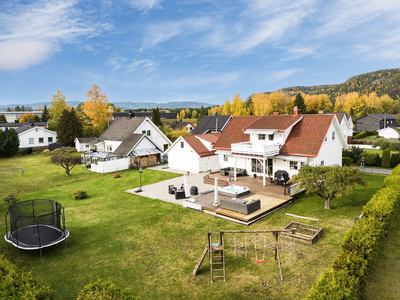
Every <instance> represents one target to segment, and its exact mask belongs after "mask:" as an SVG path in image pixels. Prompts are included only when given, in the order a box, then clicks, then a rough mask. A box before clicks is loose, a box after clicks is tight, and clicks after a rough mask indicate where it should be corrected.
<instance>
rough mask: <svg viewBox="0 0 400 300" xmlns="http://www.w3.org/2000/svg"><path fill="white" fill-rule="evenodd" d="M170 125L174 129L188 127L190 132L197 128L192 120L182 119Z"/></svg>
mask: <svg viewBox="0 0 400 300" xmlns="http://www.w3.org/2000/svg"><path fill="white" fill-rule="evenodd" d="M170 127H171V128H172V129H173V130H183V129H184V128H186V129H187V130H188V131H189V132H190V131H192V130H193V129H195V128H196V126H194V125H193V124H192V122H182V120H180V121H174V122H172V123H171V125H170Z"/></svg>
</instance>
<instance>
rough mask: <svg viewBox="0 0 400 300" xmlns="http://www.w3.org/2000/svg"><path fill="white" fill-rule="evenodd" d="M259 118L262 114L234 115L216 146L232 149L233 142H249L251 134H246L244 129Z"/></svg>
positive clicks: (222, 148)
mask: <svg viewBox="0 0 400 300" xmlns="http://www.w3.org/2000/svg"><path fill="white" fill-rule="evenodd" d="M259 118H260V116H235V117H232V118H231V120H230V121H229V123H228V125H227V126H226V127H225V129H224V131H223V132H222V134H221V136H220V137H219V139H218V140H217V142H216V143H215V144H214V148H215V149H220V150H230V149H231V144H234V143H240V142H248V141H249V140H250V135H249V134H245V133H244V131H243V129H244V128H246V127H247V126H249V125H250V124H251V123H253V122H255V121H257V120H258V119H259Z"/></svg>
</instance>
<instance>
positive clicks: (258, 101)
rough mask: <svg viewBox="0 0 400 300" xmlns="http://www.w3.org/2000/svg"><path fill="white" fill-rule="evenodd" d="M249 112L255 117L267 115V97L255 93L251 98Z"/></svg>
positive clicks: (263, 94)
mask: <svg viewBox="0 0 400 300" xmlns="http://www.w3.org/2000/svg"><path fill="white" fill-rule="evenodd" d="M250 109H251V112H252V113H253V115H256V116H263V115H267V114H268V113H267V109H268V96H267V94H265V93H257V94H254V95H253V96H252V97H251V107H250Z"/></svg>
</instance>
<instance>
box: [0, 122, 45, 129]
mask: <svg viewBox="0 0 400 300" xmlns="http://www.w3.org/2000/svg"><path fill="white" fill-rule="evenodd" d="M31 124H33V126H37V127H42V128H47V126H48V123H47V122H33V123H32V122H24V123H6V122H0V130H2V131H5V130H7V129H10V128H12V129H17V128H20V127H22V126H26V125H29V126H31Z"/></svg>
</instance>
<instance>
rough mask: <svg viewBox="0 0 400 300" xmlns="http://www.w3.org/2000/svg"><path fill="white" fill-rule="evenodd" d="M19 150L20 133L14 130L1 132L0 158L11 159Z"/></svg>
mask: <svg viewBox="0 0 400 300" xmlns="http://www.w3.org/2000/svg"><path fill="white" fill-rule="evenodd" d="M18 150H19V138H18V133H17V132H16V131H15V130H14V129H9V130H7V131H1V130H0V157H11V156H13V155H15V154H17V152H18Z"/></svg>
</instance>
